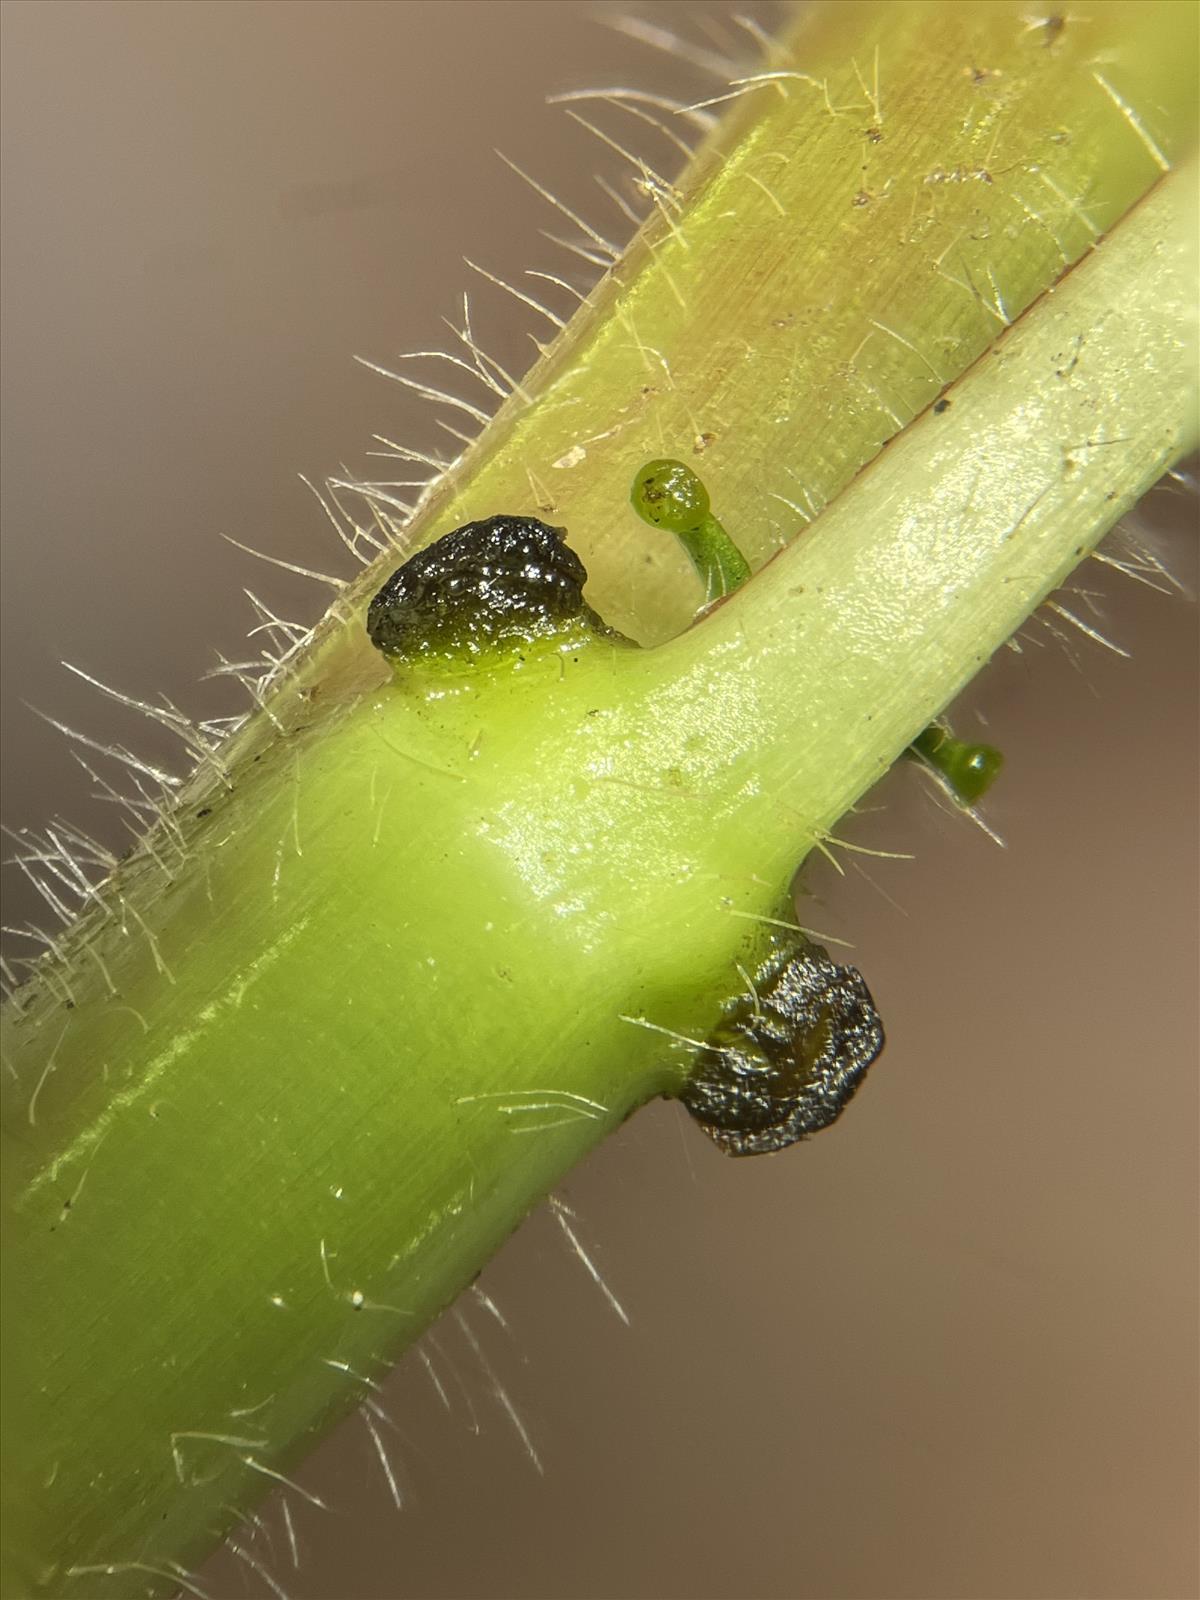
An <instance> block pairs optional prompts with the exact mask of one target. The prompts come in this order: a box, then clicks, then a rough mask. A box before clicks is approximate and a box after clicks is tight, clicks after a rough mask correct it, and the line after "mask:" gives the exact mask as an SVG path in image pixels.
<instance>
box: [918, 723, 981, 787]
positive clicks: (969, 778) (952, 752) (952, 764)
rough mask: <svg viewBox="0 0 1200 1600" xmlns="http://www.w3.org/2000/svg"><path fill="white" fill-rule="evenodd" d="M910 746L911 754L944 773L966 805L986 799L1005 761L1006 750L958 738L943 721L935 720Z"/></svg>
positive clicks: (943, 775)
mask: <svg viewBox="0 0 1200 1600" xmlns="http://www.w3.org/2000/svg"><path fill="white" fill-rule="evenodd" d="M908 748H909V754H910V755H912V756H914V757H915V758H916V759H917V760H922V761H925V762H927V763H928V765H929V766H931V767H932V768H933V770H934V771H935V772H938V773H940V774H941V776H942V777H943V778H944V779H945V780H946V782H947V784H949V786H950V789H951V790H952V792H953V794H954V797H955V799H956V800H958V801H959V802H960V803H961V804H962V805H964V806H973V805H975V803H976V802H977V801H979V800H982V799H983V797H984V795H985V794H986V793H987V792H988V790H989V789H990V788H991V787H992V784H993V783H995V781H996V779H997V778H998V777H999V776H1000V769H1001V767H1003V765H1004V753H1003V751H1000V750H997V749H996V747H995V745H992V744H968V743H967V741H966V740H965V739H956V738H955V736H954V734H953V733H952V732H951V730H950V729H949V728H948V727H947V726H946V724H945V723H943V722H931V723H930V724H929V726H928V727H927V728H926V729H925V730H924V732H922V733H919V734H918V735H917V737H916V738H915V739H914V740H913V742H912V744H911V745H909V747H908Z"/></svg>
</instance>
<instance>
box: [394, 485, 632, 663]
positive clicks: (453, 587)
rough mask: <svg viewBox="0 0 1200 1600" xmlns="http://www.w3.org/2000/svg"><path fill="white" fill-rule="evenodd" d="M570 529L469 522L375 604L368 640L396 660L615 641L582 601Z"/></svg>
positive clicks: (422, 553) (529, 520)
mask: <svg viewBox="0 0 1200 1600" xmlns="http://www.w3.org/2000/svg"><path fill="white" fill-rule="evenodd" d="M565 532H566V530H565V529H563V528H552V527H550V526H548V525H547V524H546V523H544V522H539V521H537V519H536V518H534V517H517V516H497V517H488V518H486V519H485V520H484V521H482V522H468V523H466V524H465V525H464V526H463V527H461V528H456V529H455V530H454V532H453V533H448V534H446V535H445V536H444V537H443V538H441V539H436V540H435V541H434V542H433V543H432V544H431V545H427V546H426V547H425V549H423V550H418V551H417V553H416V555H414V556H410V558H409V559H408V560H407V561H406V562H405V563H404V565H403V566H402V567H400V568H398V569H397V570H396V571H395V572H394V573H393V574H392V576H391V577H390V578H389V579H388V580H387V582H386V583H385V584H384V585H383V587H382V588H381V589H380V590H379V592H378V594H377V595H376V596H375V598H374V599H373V600H372V601H371V604H370V606H369V607H368V610H367V633H368V635H369V636H370V640H371V643H372V644H373V645H374V646H375V648H376V649H377V650H381V651H382V652H383V654H384V655H385V656H387V657H388V658H389V659H390V660H392V661H395V662H418V661H424V660H437V659H438V658H441V659H442V660H447V661H460V662H464V661H465V662H473V661H478V660H480V659H481V658H485V657H488V656H495V655H498V656H510V655H512V654H514V653H517V654H519V653H520V651H521V650H522V648H523V647H524V646H526V645H532V644H534V643H535V642H537V641H539V640H541V641H549V642H551V643H554V642H556V641H558V642H560V643H561V644H562V645H564V646H566V647H570V646H571V645H572V644H573V643H574V642H576V641H578V642H580V643H583V642H586V640H587V638H588V636H589V635H593V636H594V635H602V636H605V637H608V638H614V637H616V635H614V634H613V633H612V632H611V630H609V629H607V628H606V627H605V625H604V623H603V622H602V621H601V620H600V618H599V617H598V616H597V615H596V613H595V612H594V611H593V610H592V609H591V607H590V606H589V605H588V604H587V603H586V601H585V600H584V598H583V586H584V584H585V582H586V581H587V571H586V569H585V567H584V565H583V562H582V561H581V560H580V559H579V557H578V556H577V555H576V554H575V552H574V551H573V550H572V549H571V548H570V546H569V545H567V544H566V543H564V535H565Z"/></svg>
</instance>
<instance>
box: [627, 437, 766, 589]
mask: <svg viewBox="0 0 1200 1600" xmlns="http://www.w3.org/2000/svg"><path fill="white" fill-rule="evenodd" d="M629 499H630V503H631V504H632V506H633V509H634V510H635V511H636V512H637V514H638V516H639V517H641V519H642V521H643V522H648V523H649V524H650V526H651V527H652V528H666V529H667V531H668V532H669V533H673V534H674V535H675V537H676V538H677V539H678V540H679V542H680V544H681V545H682V546H683V548H684V549H685V550H686V551H687V553H688V556H689V558H690V560H691V563H692V565H693V566H694V567H695V569H696V571H697V573H699V575H700V579H701V581H702V583H703V584H704V603H705V605H712V604H713V602H714V601H717V600H723V599H724V598H725V596H726V595H730V594H732V593H733V592H734V590H735V589H740V588H741V586H742V584H743V583H745V582H746V580H747V578H749V577H750V564H749V562H748V561H747V560H746V558H745V556H744V555H743V554H742V552H741V551H740V550H739V549H738V547H737V545H735V544H734V542H733V540H732V539H731V538H730V537H729V535H728V534H727V533H726V532H725V529H724V528H723V527H722V526H721V524H720V522H718V520H717V519H716V517H714V516H713V514H712V511H711V509H710V506H709V499H708V490H707V489H706V488H705V487H704V485H703V483H702V482H701V481H700V478H699V477H698V476H697V474H696V473H694V472H693V471H692V469H691V467H688V466H685V465H684V463H683V462H682V461H672V460H669V459H663V460H660V461H648V462H647V463H646V465H645V466H644V467H643V468H642V470H641V471H640V472H639V473H638V475H637V477H636V478H634V480H633V488H632V489H631V490H630V493H629Z"/></svg>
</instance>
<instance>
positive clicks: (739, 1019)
mask: <svg viewBox="0 0 1200 1600" xmlns="http://www.w3.org/2000/svg"><path fill="white" fill-rule="evenodd" d="M754 991H755V992H754V993H747V994H741V995H738V997H737V998H736V999H735V1000H733V1001H732V1002H731V1003H730V1004H729V1005H728V1006H727V1007H726V1009H725V1014H724V1016H723V1017H722V1018H721V1021H720V1022H719V1023H718V1024H717V1026H716V1028H715V1029H714V1030H713V1032H712V1033H711V1034H709V1036H708V1038H707V1040H706V1041H705V1048H704V1049H703V1050H702V1051H701V1052H700V1054H699V1055H698V1056H697V1058H696V1063H695V1066H694V1067H693V1070H692V1074H691V1077H690V1078H689V1080H688V1083H687V1085H686V1086H685V1088H684V1089H683V1091H682V1092H681V1094H680V1096H679V1098H680V1099H681V1100H682V1101H683V1103H684V1105H685V1106H686V1107H687V1109H688V1110H689V1111H690V1112H691V1114H692V1116H693V1117H695V1119H696V1121H697V1122H699V1124H700V1126H701V1127H702V1128H703V1129H704V1131H705V1133H707V1134H708V1136H709V1138H710V1139H712V1140H713V1141H714V1143H715V1144H717V1145H719V1146H720V1148H721V1149H722V1150H724V1151H725V1152H726V1154H728V1155H731V1156H750V1155H762V1154H765V1153H767V1152H770V1151H773V1150H783V1149H786V1148H787V1146H788V1145H790V1144H795V1143H796V1142H797V1140H800V1139H807V1138H808V1137H809V1135H810V1134H813V1133H819V1132H820V1131H821V1129H822V1128H827V1127H828V1126H829V1125H830V1123H832V1122H835V1121H836V1120H837V1118H838V1117H839V1116H841V1114H842V1112H843V1111H844V1110H845V1108H846V1106H847V1104H848V1103H849V1101H850V1100H851V1098H852V1097H853V1095H854V1093H855V1091H856V1090H857V1088H858V1086H859V1084H860V1083H861V1082H862V1080H863V1078H864V1076H865V1075H866V1071H867V1068H868V1067H869V1066H870V1065H871V1063H872V1061H874V1060H875V1058H876V1056H877V1055H878V1054H879V1052H880V1051H881V1050H882V1049H883V1044H884V1037H883V1025H882V1023H881V1022H880V1020H879V1014H878V1012H877V1011H876V1010H875V1003H874V1001H873V1000H872V999H871V994H870V991H869V990H868V988H867V986H866V984H865V983H864V982H863V977H862V974H861V973H860V972H859V971H858V970H857V968H855V967H843V966H838V965H837V964H836V963H835V962H834V961H832V960H831V959H830V957H829V953H828V951H827V950H824V949H823V948H822V947H821V946H820V945H819V944H813V943H811V942H810V941H809V940H807V939H801V940H799V941H798V942H797V943H796V944H794V945H789V946H787V947H785V948H781V949H779V950H777V951H776V952H775V953H774V954H773V955H772V956H770V957H769V958H768V960H767V961H766V962H764V964H763V965H762V967H760V968H759V970H758V972H757V973H756V974H755V977H754Z"/></svg>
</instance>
